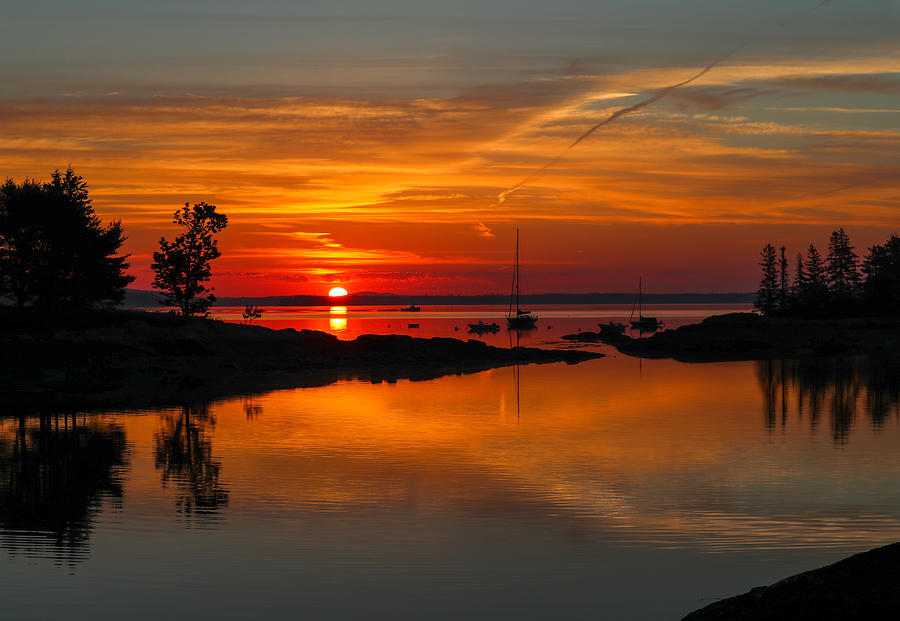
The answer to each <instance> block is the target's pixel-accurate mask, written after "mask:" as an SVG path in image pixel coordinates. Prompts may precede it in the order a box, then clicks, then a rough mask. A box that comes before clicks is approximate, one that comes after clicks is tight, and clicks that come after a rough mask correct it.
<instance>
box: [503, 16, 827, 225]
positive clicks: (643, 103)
mask: <svg viewBox="0 0 900 621" xmlns="http://www.w3.org/2000/svg"><path fill="white" fill-rule="evenodd" d="M829 2H831V0H822V2H821V4H818V5H817V6H816V7H814V8H813V10H815V9H818V8H819V7H822V6H825V5H826V4H828V3H829ZM749 43H750V41H745V42H743V43H741V44H740V45H738V46H737V47H736V48H734V49H733V50H731V51H730V52H728V53H727V54H724V55H722V56H720V57H718V58H717V59H715V60H714V61H712V62H711V63H709V64H708V65H706V66H705V67H704V68H703V69H701V70H700V71H699V72H697V73H696V74H694V75H693V76H691V77H690V78H688V79H687V80H684V81H683V82H679V83H678V84H672V85H671V86H667V87H665V88H663V89H662V90H659V91H657V92H656V93H655V94H653V95H652V96H650V97H648V98H647V99H645V100H643V101H639V102H638V103H636V104H634V105H632V106H628V107H627V108H620V109H619V110H616V111H615V112H613V113H612V114H610V115H609V116H608V117H606V118H605V119H603V120H602V121H600V122H599V123H597V124H595V125H593V126H592V127H591V128H590V129H588V130H587V131H586V132H584V133H583V134H581V135H580V136H579V137H578V138H576V139H575V141H574V142H573V143H572V144H570V145H569V146H567V147H566V148H565V149H563V150H562V151H561V152H560V153H559V155H557V156H556V157H554V158H553V159H552V160H550V161H549V162H547V163H546V164H544V165H543V166H541V167H540V168H539V169H537V170H536V171H534V172H533V173H531V174H530V175H528V176H527V177H525V178H524V179H522V180H521V181H519V182H518V183H517V184H515V185H513V186H511V187H510V188H507V189H506V190H503V191H502V192H500V194H498V195H497V202H496V203H495V204H494V205H491V206H492V207H496V206H497V205H502V204H503V202H504V201H506V199H507V197H508V196H509V195H510V194H512V193H513V192H516V191H517V190H519V189H521V188H522V187H523V186H526V185H528V184H529V183H531V182H532V181H534V180H535V179H537V178H538V177H540V176H541V175H542V174H543V173H544V171H545V170H547V169H548V168H550V167H551V166H553V165H554V164H556V163H557V162H558V161H559V160H561V159H562V158H563V156H564V155H565V154H566V153H568V152H569V150H570V149H572V148H573V147H575V146H576V145H577V144H578V143H579V142H581V141H582V140H584V139H585V138H587V137H588V136H590V135H591V134H593V133H594V132H595V131H597V130H598V129H600V128H601V127H603V126H604V125H608V124H610V123H612V122H613V121H615V120H616V119H618V118H621V117H623V116H625V115H626V114H630V113H632V112H636V111H638V110H640V109H641V108H644V107H646V106H649V105H650V104H653V103H656V102H657V101H659V100H660V99H662V98H663V97H665V96H666V95H668V94H669V93H671V92H672V91H674V90H675V89H678V88H681V87H682V86H687V85H688V84H690V83H691V82H693V81H695V80H698V79H700V78H701V77H703V75H705V74H706V73H708V72H709V71H710V70H711V69H712V68H713V67H715V66H716V65H718V64H720V63H723V62H725V61H726V60H728V59H729V58H731V57H732V56H734V55H735V54H737V53H738V52H739V51H740V50H742V49H743V48H745V47H746V46H747V45H749Z"/></svg>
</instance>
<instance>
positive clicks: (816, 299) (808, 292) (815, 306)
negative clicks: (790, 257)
mask: <svg viewBox="0 0 900 621" xmlns="http://www.w3.org/2000/svg"><path fill="white" fill-rule="evenodd" d="M827 297H828V287H827V285H826V284H825V263H824V262H823V261H822V255H820V254H819V251H818V250H817V249H816V247H815V246H814V245H813V244H810V245H809V250H807V251H806V286H805V287H804V289H803V291H802V292H801V303H802V305H803V307H804V308H805V309H807V310H812V311H821V310H822V309H823V308H824V306H825V302H826V299H827Z"/></svg>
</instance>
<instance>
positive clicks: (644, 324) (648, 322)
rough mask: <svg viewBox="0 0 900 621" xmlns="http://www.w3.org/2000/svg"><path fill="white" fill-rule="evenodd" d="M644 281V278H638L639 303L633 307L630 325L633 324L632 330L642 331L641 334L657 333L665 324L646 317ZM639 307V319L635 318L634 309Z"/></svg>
mask: <svg viewBox="0 0 900 621" xmlns="http://www.w3.org/2000/svg"><path fill="white" fill-rule="evenodd" d="M643 285H644V279H643V277H640V278H638V298H637V302H636V303H635V304H634V305H632V307H631V318H630V319H629V323H630V324H631V328H632V329H633V330H640V331H641V332H651V331H652V332H655V331H656V330H658V329H660V328H662V327H663V322H662V321H660V320H659V319H657V318H656V317H644V313H643V310H644V304H643V303H644V286H643ZM635 306H637V311H638V318H637V319H635V318H634V309H635Z"/></svg>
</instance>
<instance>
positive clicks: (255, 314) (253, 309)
mask: <svg viewBox="0 0 900 621" xmlns="http://www.w3.org/2000/svg"><path fill="white" fill-rule="evenodd" d="M263 312H264V311H263V309H261V308H260V307H259V306H253V304H247V306H245V307H244V312H243V313H241V317H242V318H243V319H244V321H246V322H247V324H248V325H253V320H254V319H259V318H260V317H262V315H263Z"/></svg>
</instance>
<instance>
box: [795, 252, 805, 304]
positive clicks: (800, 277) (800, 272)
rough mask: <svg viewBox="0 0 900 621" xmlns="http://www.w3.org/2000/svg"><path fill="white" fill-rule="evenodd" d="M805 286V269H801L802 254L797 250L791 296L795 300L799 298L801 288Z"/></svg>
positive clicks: (801, 293)
mask: <svg viewBox="0 0 900 621" xmlns="http://www.w3.org/2000/svg"><path fill="white" fill-rule="evenodd" d="M805 287H806V270H804V269H803V255H802V254H800V253H799V252H798V253H797V268H796V270H795V271H794V287H793V289H792V291H793V297H794V299H795V300H798V301H799V300H800V299H801V297H802V295H803V290H804V288H805Z"/></svg>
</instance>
